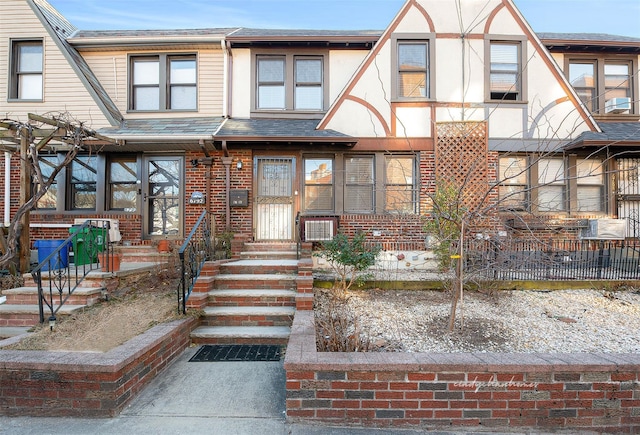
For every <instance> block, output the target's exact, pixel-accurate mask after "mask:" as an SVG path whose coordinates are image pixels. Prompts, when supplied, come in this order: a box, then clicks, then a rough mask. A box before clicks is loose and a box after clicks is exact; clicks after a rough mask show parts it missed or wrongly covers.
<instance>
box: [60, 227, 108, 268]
mask: <svg viewBox="0 0 640 435" xmlns="http://www.w3.org/2000/svg"><path fill="white" fill-rule="evenodd" d="M69 234H76V236H75V237H74V238H73V262H74V264H75V265H76V266H82V265H83V264H92V263H97V262H98V252H103V251H104V250H105V244H106V239H107V229H106V228H99V227H94V226H89V227H84V228H83V227H82V225H73V226H71V228H69Z"/></svg>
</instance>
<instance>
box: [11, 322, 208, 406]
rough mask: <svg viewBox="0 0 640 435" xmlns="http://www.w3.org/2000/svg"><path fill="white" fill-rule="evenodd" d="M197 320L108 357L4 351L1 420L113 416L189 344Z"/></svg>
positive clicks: (154, 332)
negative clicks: (19, 417) (22, 416)
mask: <svg viewBox="0 0 640 435" xmlns="http://www.w3.org/2000/svg"><path fill="white" fill-rule="evenodd" d="M195 322H196V320H195V319H185V320H178V321H174V322H171V323H168V324H163V325H158V326H155V327H153V328H151V329H150V330H148V331H147V332H145V333H144V334H142V335H139V336H137V337H135V338H133V339H131V340H129V341H127V342H126V343H125V344H123V345H121V346H119V347H117V348H115V349H112V350H110V351H109V352H106V353H92V352H48V351H19V350H1V349H0V415H7V416H17V415H29V416H40V417H43V416H50V417H67V416H69V417H113V416H115V415H117V414H119V413H120V411H122V409H123V408H124V406H125V405H126V404H127V403H128V402H129V400H131V399H132V398H133V397H135V396H136V395H137V394H138V393H139V392H140V391H141V389H142V388H143V387H144V386H145V385H147V384H148V383H149V382H150V381H151V380H152V379H153V378H154V377H155V376H156V375H157V374H158V373H160V372H161V371H162V370H164V369H165V368H166V367H167V366H168V365H169V364H170V363H171V362H172V361H173V360H174V359H175V358H176V357H178V356H180V355H181V354H182V351H183V350H184V349H185V348H186V347H187V346H188V345H189V333H190V332H191V330H192V329H193V326H194V323H195Z"/></svg>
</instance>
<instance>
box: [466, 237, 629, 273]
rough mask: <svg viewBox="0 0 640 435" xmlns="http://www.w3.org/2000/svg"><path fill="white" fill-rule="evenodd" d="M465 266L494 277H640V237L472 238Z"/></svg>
mask: <svg viewBox="0 0 640 435" xmlns="http://www.w3.org/2000/svg"><path fill="white" fill-rule="evenodd" d="M465 244H466V247H465V266H466V267H465V268H466V270H467V271H468V272H471V273H475V274H477V275H479V276H481V277H484V278H486V279H492V280H590V279H598V280H600V279H612V280H633V279H640V242H639V241H638V240H555V241H539V240H509V241H501V240H468V241H466V243H465Z"/></svg>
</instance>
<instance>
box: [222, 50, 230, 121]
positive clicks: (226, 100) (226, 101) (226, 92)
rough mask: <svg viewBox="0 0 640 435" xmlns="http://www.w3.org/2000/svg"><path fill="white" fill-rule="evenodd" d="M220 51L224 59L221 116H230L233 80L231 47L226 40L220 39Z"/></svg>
mask: <svg viewBox="0 0 640 435" xmlns="http://www.w3.org/2000/svg"><path fill="white" fill-rule="evenodd" d="M221 45H222V52H223V59H224V72H223V75H224V78H223V79H224V82H223V83H224V86H223V95H222V103H223V107H222V116H223V117H225V118H228V117H230V116H231V109H232V108H233V107H232V105H231V94H232V92H231V89H232V87H231V86H232V82H233V75H232V74H231V68H232V67H233V56H232V55H231V47H230V45H229V42H228V41H225V40H222V41H221Z"/></svg>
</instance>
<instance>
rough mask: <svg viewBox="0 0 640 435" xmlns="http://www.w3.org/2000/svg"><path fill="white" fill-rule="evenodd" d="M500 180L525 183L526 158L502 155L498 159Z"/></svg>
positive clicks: (500, 181) (508, 182)
mask: <svg viewBox="0 0 640 435" xmlns="http://www.w3.org/2000/svg"><path fill="white" fill-rule="evenodd" d="M499 177H500V180H498V182H499V183H502V184H524V185H526V184H527V158H526V157H503V158H501V159H500V175H499Z"/></svg>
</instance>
